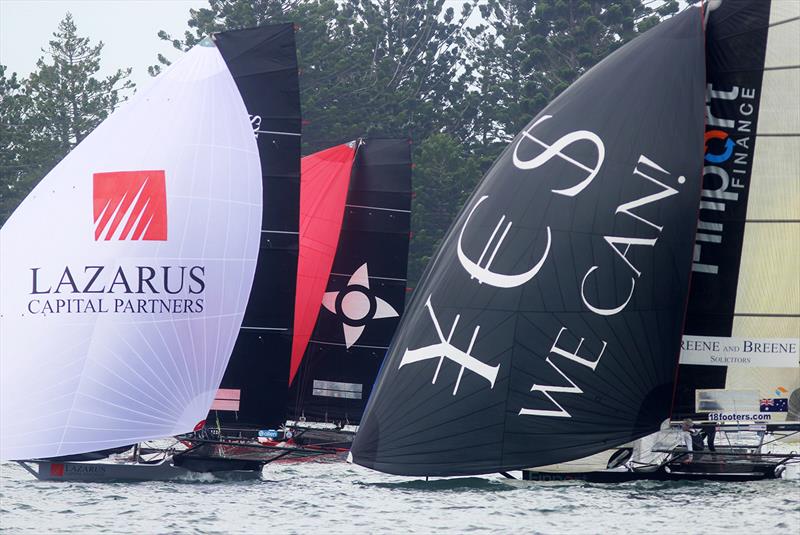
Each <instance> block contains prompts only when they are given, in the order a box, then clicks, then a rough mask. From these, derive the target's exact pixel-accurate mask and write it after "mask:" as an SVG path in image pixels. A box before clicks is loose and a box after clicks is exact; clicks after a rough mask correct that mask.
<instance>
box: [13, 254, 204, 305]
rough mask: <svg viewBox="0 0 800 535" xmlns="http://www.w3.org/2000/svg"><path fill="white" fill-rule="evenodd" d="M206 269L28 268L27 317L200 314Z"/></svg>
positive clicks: (142, 266) (118, 267) (150, 267)
mask: <svg viewBox="0 0 800 535" xmlns="http://www.w3.org/2000/svg"><path fill="white" fill-rule="evenodd" d="M205 288H206V282H205V267H204V266H201V265H192V266H168V265H167V266H164V265H159V266H152V265H151V266H148V265H138V266H132V267H123V266H103V265H83V266H64V267H63V268H59V269H57V270H52V269H47V268H41V267H32V268H30V292H29V295H30V298H29V300H28V304H27V313H29V314H41V315H48V314H162V313H172V314H197V313H200V312H203V309H204V306H205V301H204V298H203V295H204V292H205Z"/></svg>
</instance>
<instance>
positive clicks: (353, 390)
mask: <svg viewBox="0 0 800 535" xmlns="http://www.w3.org/2000/svg"><path fill="white" fill-rule="evenodd" d="M363 390H364V385H362V384H361V383H340V382H337V381H319V380H317V379H314V384H313V391H312V395H314V396H319V397H326V398H343V399H361V393H362V391H363Z"/></svg>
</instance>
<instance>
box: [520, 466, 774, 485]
mask: <svg viewBox="0 0 800 535" xmlns="http://www.w3.org/2000/svg"><path fill="white" fill-rule="evenodd" d="M783 468H784V467H783V465H781V464H777V463H749V464H745V463H736V464H735V465H720V464H716V463H702V462H700V463H685V464H681V463H672V464H670V465H667V466H663V467H661V468H659V469H658V470H654V471H651V472H635V471H611V470H608V471H602V470H601V471H598V472H574V473H550V472H537V471H534V470H523V471H522V479H523V480H524V481H540V482H547V481H586V482H589V483H625V482H628V481H644V480H647V481H761V480H765V479H778V478H780V476H781V474H782V473H783Z"/></svg>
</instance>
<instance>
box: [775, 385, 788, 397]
mask: <svg viewBox="0 0 800 535" xmlns="http://www.w3.org/2000/svg"><path fill="white" fill-rule="evenodd" d="M788 393H789V391H788V390H786V389H785V388H783V387H782V386H779V387H778V388H776V389H775V395H776V396H785V395H786V394H788Z"/></svg>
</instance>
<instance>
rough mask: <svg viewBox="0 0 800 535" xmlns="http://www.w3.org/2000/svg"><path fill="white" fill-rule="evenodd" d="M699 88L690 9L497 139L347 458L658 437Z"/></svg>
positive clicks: (396, 462)
mask: <svg viewBox="0 0 800 535" xmlns="http://www.w3.org/2000/svg"><path fill="white" fill-rule="evenodd" d="M704 85H705V79H704V62H703V31H702V20H701V12H700V10H699V9H698V8H691V9H689V10H687V11H685V12H683V13H681V14H680V15H678V16H676V17H673V18H672V19H670V20H668V21H666V22H664V23H662V24H660V25H659V26H657V27H655V28H653V29H652V30H650V31H648V32H647V33H646V34H644V35H643V36H641V37H639V38H637V39H635V40H634V41H632V42H631V43H628V44H627V45H625V46H623V47H622V48H620V49H619V50H618V51H616V52H615V53H614V54H612V55H611V56H610V57H608V58H607V59H606V60H604V61H602V62H601V63H600V64H598V65H597V66H596V67H594V68H593V69H591V70H590V71H589V72H587V73H586V74H584V75H583V76H582V77H581V78H580V79H579V80H578V81H577V82H575V83H574V84H573V85H572V86H571V87H570V88H568V89H567V90H566V91H564V93H563V94H562V95H561V96H559V97H558V98H557V99H556V100H554V101H553V102H552V103H551V104H550V105H549V106H548V107H547V108H545V110H544V111H542V112H541V113H540V114H539V115H538V116H537V117H536V118H534V120H533V121H532V122H531V123H530V124H529V125H528V126H527V127H526V129H525V130H524V131H523V132H522V133H521V134H520V135H518V136H517V137H516V138H515V139H514V140H513V142H512V143H511V145H510V146H509V147H508V148H507V149H506V151H505V152H504V153H503V154H502V155H501V157H500V158H499V159H498V160H497V162H495V164H494V166H493V167H492V168H491V170H490V171H489V172H488V173H487V175H486V176H485V177H484V179H483V181H482V182H481V184H480V185H479V186H478V188H477V189H476V191H475V192H474V194H473V196H472V198H471V199H470V200H469V201H468V202H467V204H466V206H465V208H464V210H463V211H462V213H461V214H460V215H459V217H458V218H457V220H456V221H455V224H454V225H453V227H452V228H451V229H450V231H449V233H448V234H447V236H446V238H445V239H444V241H443V243H442V245H441V247H440V249H439V251H438V252H437V254H436V256H435V257H434V259H433V260H432V262H431V265H430V266H429V268H428V270H427V272H426V274H425V276H424V277H423V280H422V282H421V283H420V285H419V286H418V287H417V289H416V292H415V296H414V298H413V300H412V302H411V304H410V305H409V307H408V309H407V311H406V313H405V316H404V317H403V319H402V322H401V325H400V328H399V330H398V333H397V335H396V336H395V338H394V340H393V342H392V345H391V348H390V349H389V352H388V354H387V357H386V361H385V362H384V366H383V370H382V372H381V374H380V376H379V378H378V381H377V383H376V385H375V387H374V390H373V392H372V397H371V398H370V401H369V403H368V406H367V409H366V411H365V414H364V417H363V418H362V421H361V426H360V430H359V432H358V434H357V436H356V439H355V441H354V443H353V448H352V455H353V459H354V461H355V462H356V463H358V464H361V465H364V466H367V467H370V468H374V469H377V470H381V471H384V472H390V473H395V474H402V475H432V476H436V475H439V476H449V475H462V474H479V473H488V472H497V471H504V470H510V469H518V468H525V467H529V466H540V465H544V464H551V463H556V462H561V461H567V460H571V459H577V458H581V457H585V456H588V455H591V454H593V453H596V452H599V451H602V450H605V449H608V448H610V447H614V446H617V445H620V444H622V443H625V442H628V441H630V440H633V439H636V438H638V437H642V436H645V435H647V434H649V433H652V432H654V431H656V430H658V428H659V425H660V424H661V422H662V421H663V420H664V419H665V418H667V417H668V416H669V406H670V401H671V397H672V386H673V381H674V377H675V371H676V366H677V359H678V353H679V349H680V339H681V333H682V328H683V318H684V311H685V307H686V298H687V291H688V290H687V288H688V281H689V272H690V269H691V262H692V241H693V236H694V232H695V223H696V221H697V210H698V202H699V193H700V162H701V161H702V154H703V152H702V147H703V101H704Z"/></svg>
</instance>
